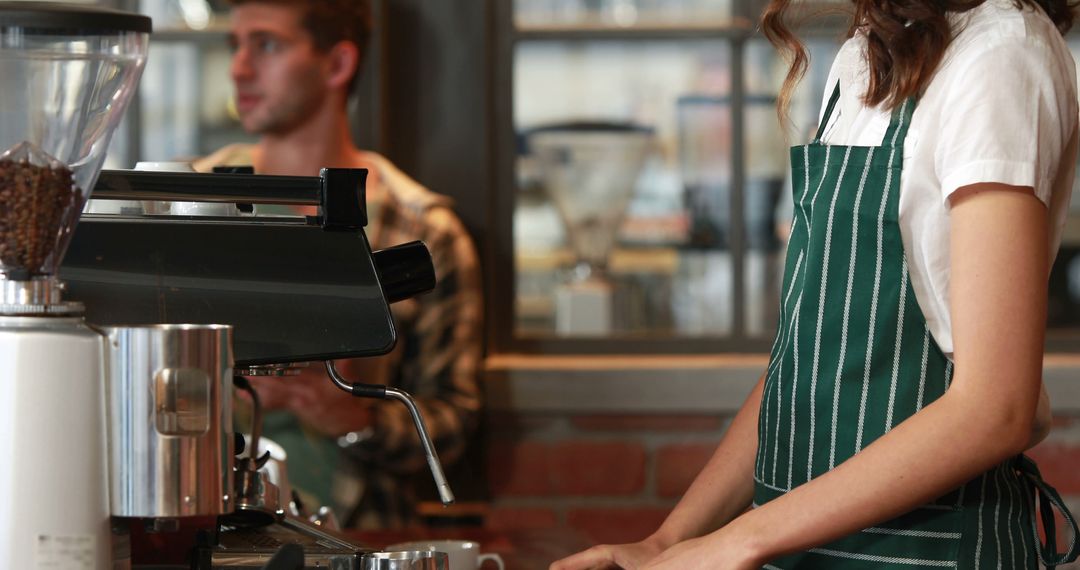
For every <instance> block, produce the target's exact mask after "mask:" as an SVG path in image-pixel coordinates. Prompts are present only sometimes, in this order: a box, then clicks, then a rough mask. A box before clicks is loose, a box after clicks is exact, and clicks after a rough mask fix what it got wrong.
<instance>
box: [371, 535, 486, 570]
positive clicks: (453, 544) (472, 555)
mask: <svg viewBox="0 0 1080 570" xmlns="http://www.w3.org/2000/svg"><path fill="white" fill-rule="evenodd" d="M386 550H388V551H391V552H394V551H399V550H434V551H436V552H445V553H446V555H447V557H448V558H449V559H450V570H476V569H478V568H481V567H482V566H483V564H484V562H487V561H488V560H491V561H492V562H494V563H495V564H496V565H497V567H498V568H499V570H504V569H505V568H506V565H505V564H503V560H502V557H501V556H499V555H498V554H490V553H488V554H482V553H481V552H480V543H479V542H474V541H472V540H416V541H413V542H402V543H400V544H392V545H390V546H388V547H387V548H386Z"/></svg>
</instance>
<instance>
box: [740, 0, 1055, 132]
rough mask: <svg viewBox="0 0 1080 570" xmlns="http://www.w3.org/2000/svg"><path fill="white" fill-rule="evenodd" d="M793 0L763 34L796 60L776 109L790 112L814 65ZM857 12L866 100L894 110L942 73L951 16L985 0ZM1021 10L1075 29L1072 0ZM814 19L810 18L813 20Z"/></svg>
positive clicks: (879, 5) (766, 18) (1033, 2)
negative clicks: (792, 24)
mask: <svg viewBox="0 0 1080 570" xmlns="http://www.w3.org/2000/svg"><path fill="white" fill-rule="evenodd" d="M792 1H793V0H772V1H771V2H770V3H769V5H768V6H767V7H766V8H765V11H764V12H763V13H762V17H761V27H762V31H764V32H765V36H766V37H767V38H768V39H769V41H770V42H772V44H773V45H774V46H776V47H777V49H779V50H780V51H782V52H786V53H787V54H788V56H789V57H790V59H791V66H790V68H789V69H788V73H787V77H785V78H784V86H783V88H782V89H781V91H780V97H779V101H778V102H777V108H778V110H779V112H780V114H781V116H784V114H785V113H786V111H787V106H788V103H789V102H790V101H791V94H792V91H793V90H794V89H795V85H796V84H798V82H799V80H800V79H802V76H803V74H804V73H806V68H807V65H808V62H809V59H808V57H807V53H806V47H805V46H803V44H802V42H800V41H799V39H798V38H797V37H796V36H795V34H794V33H792V31H791V29H790V28H789V27H788V22H787V20H788V19H789V18H790V14H789V13H788V11H789V9H790V8H791V5H792ZM851 1H852V4H853V7H854V11H853V12H852V13H851V18H852V20H851V23H850V25H849V26H848V30H847V35H846V37H848V38H850V37H852V36H854V35H855V33H856V32H859V31H860V30H861V31H862V32H863V33H865V35H866V60H867V64H868V67H869V85H868V87H867V90H866V93H865V95H864V96H863V101H864V102H865V103H866V104H867V105H878V104H882V103H884V104H885V106H886V107H887V108H889V109H892V108H895V107H896V106H898V105H899V104H900V103H903V102H904V100H905V99H907V98H908V97H911V96H917V95H919V94H920V93H922V91H923V90H924V89H926V86H927V84H928V83H930V79H931V78H932V77H933V75H934V72H935V71H936V70H937V67H938V64H939V63H941V58H942V57H943V56H944V54H945V48H947V47H948V46H949V43H950V42H951V41H952V39H953V37H955V36H954V33H955V32H956V31H955V30H953V29H952V27H951V26H950V25H949V20H948V18H947V16H946V13H947V12H966V11H968V10H971V9H972V8H975V7H977V6H979V5H980V4H982V3H983V2H985V1H986V0H903V1H894V0H851ZM1015 2H1016V5H1017V6H1018V7H1022V6H1024V5H1028V6H1037V7H1039V8H1041V9H1042V10H1043V11H1044V12H1046V14H1047V15H1048V16H1049V17H1050V20H1051V21H1052V22H1053V23H1054V25H1055V26H1057V29H1058V30H1059V31H1060V32H1061V33H1062V34H1063V35H1064V34H1065V32H1067V31H1068V30H1069V28H1070V27H1072V23H1073V8H1074V6H1075V4H1071V3H1070V0H1015ZM812 16H813V15H810V17H812Z"/></svg>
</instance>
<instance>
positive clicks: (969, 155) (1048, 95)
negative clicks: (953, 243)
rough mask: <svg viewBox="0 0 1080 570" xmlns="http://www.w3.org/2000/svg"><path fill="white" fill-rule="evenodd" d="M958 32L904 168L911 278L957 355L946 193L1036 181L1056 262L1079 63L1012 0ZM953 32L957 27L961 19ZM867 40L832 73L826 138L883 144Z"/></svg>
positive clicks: (975, 16) (933, 327)
mask: <svg viewBox="0 0 1080 570" xmlns="http://www.w3.org/2000/svg"><path fill="white" fill-rule="evenodd" d="M952 22H953V24H954V26H957V27H958V29H959V30H960V32H959V34H958V35H957V37H956V39H955V40H954V41H953V42H952V43H951V44H950V45H949V47H948V48H947V50H946V52H945V55H944V58H943V59H942V62H941V65H940V66H939V68H938V70H937V72H936V74H935V75H934V78H933V79H932V80H931V82H930V84H929V86H928V87H927V89H926V93H925V94H924V95H923V96H922V97H921V98H920V99H919V103H918V106H917V107H916V109H915V114H914V116H913V117H912V121H911V128H910V129H909V130H908V135H907V140H905V141H904V167H903V172H902V174H901V177H900V231H901V234H902V237H903V242H904V251H905V255H906V256H907V260H908V265H909V269H910V272H911V280H912V287H913V289H914V291H915V296H916V298H917V299H918V302H919V306H920V307H921V309H922V312H923V314H924V315H925V316H926V321H927V324H928V325H929V327H930V332H931V334H932V335H933V336H934V339H935V340H936V341H937V343H938V345H939V346H940V347H941V349H942V351H944V352H945V354H946V355H947V356H949V357H950V358H951V357H952V351H953V341H952V325H951V321H950V313H949V196H950V194H952V193H953V192H955V191H956V190H957V189H958V188H961V187H963V186H966V185H969V184H974V183H979V182H998V183H1003V184H1010V185H1015V186H1029V187H1032V188H1034V190H1035V193H1036V195H1037V196H1038V197H1039V199H1040V200H1042V201H1043V202H1044V203H1045V204H1046V205H1047V207H1048V208H1049V209H1050V221H1051V224H1050V235H1048V236H1047V244H1048V247H1049V248H1050V256H1051V259H1052V258H1053V256H1054V255H1056V253H1057V249H1058V245H1059V244H1060V242H1061V229H1062V226H1063V225H1064V223H1065V216H1066V214H1067V211H1068V205H1069V198H1070V196H1071V189H1072V184H1073V171H1074V169H1075V165H1076V153H1077V121H1078V111H1077V97H1076V71H1075V66H1074V63H1073V58H1072V54H1071V53H1070V52H1069V49H1068V47H1067V46H1066V44H1065V40H1064V39H1063V38H1062V37H1061V34H1060V33H1059V32H1058V31H1057V29H1056V28H1055V27H1054V25H1053V23H1051V22H1050V20H1049V18H1047V17H1046V15H1045V14H1044V13H1043V12H1042V11H1041V10H1038V9H1035V8H1031V7H1025V8H1018V7H1017V6H1016V5H1015V4H1014V3H1013V0H987V1H986V2H985V3H983V4H982V5H980V6H979V7H977V8H974V9H972V10H969V11H968V12H965V13H962V14H956V15H954V16H953V18H952ZM954 29H955V28H954ZM864 49H865V38H863V37H862V36H861V35H858V34H857V35H856V36H855V37H853V38H851V39H849V40H848V41H847V42H845V43H844V45H843V46H842V47H841V49H840V51H839V53H838V54H837V56H836V60H835V61H834V63H833V66H832V70H831V71H830V73H829V80H828V82H827V83H826V85H828V86H829V87H828V89H827V90H826V93H825V98H824V101H823V104H822V109H824V106H825V103H827V102H828V98H829V96H830V95H831V94H832V89H833V87H834V86H835V85H836V81H837V80H839V82H840V100H839V101H838V103H837V106H836V110H835V111H834V112H833V116H832V118H831V119H830V121H829V124H828V125H826V129H825V134H824V137H823V141H824V142H826V143H828V144H836V145H846V146H878V145H880V144H881V140H882V138H883V137H884V135H885V131H886V129H887V128H888V126H889V118H890V112H889V111H888V110H883V109H881V108H869V107H866V106H864V105H863V103H862V97H863V95H864V94H865V93H866V86H867V71H866V64H865V59H864V58H863V51H864Z"/></svg>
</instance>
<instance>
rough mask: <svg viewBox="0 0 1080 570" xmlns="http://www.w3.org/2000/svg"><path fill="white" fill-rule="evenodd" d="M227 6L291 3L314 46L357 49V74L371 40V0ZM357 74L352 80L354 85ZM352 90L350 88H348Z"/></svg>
mask: <svg viewBox="0 0 1080 570" xmlns="http://www.w3.org/2000/svg"><path fill="white" fill-rule="evenodd" d="M228 2H229V5H230V6H240V5H242V4H277V5H279V6H292V7H294V8H297V9H299V10H300V13H301V14H302V16H301V18H300V24H301V25H302V26H303V27H304V29H305V30H307V32H308V33H309V34H310V35H311V38H312V41H313V43H314V45H315V49H317V50H319V51H323V52H325V51H328V50H329V49H330V48H332V47H334V46H335V45H336V44H337V43H338V42H341V41H350V42H353V43H355V44H356V47H357V48H359V50H360V63H359V64H357V69H356V75H357V76H358V75H360V68H361V67H363V60H364V59H365V58H366V57H367V51H368V45H369V44H370V43H371V27H372V20H371V18H372V16H371V2H370V1H369V0H228ZM356 79H357V78H356V77H353V81H352V83H351V85H352V87H353V88H355V85H356ZM351 90H352V89H350V91H351Z"/></svg>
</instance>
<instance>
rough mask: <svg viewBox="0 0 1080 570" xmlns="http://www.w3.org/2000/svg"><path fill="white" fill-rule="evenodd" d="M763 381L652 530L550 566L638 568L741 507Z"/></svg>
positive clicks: (567, 569)
mask: <svg viewBox="0 0 1080 570" xmlns="http://www.w3.org/2000/svg"><path fill="white" fill-rule="evenodd" d="M764 383H765V377H764V375H763V376H762V377H761V379H759V380H758V383H757V385H756V386H755V387H754V390H753V391H752V392H750V395H749V396H747V398H746V401H745V402H743V405H742V407H741V408H739V412H738V413H737V414H735V418H734V419H733V420H732V421H731V425H730V426H729V427H728V429H727V432H726V433H725V434H724V437H723V439H721V441H720V445H718V446H717V448H716V451H715V452H714V453H713V455H712V458H710V459H709V462H708V463H707V464H706V465H705V467H704V468H703V469H702V470H701V473H698V476H697V477H696V478H694V482H693V483H692V484H691V485H690V488H689V489H688V490H687V491H686V494H684V495H683V498H682V500H680V501H679V504H678V505H676V506H675V509H674V510H672V511H671V514H669V515H668V517H667V519H666V520H664V523H663V524H662V525H660V528H659V529H658V530H657V531H656V532H654V533H653V534H652V535H651V536H649V537H648V538H646V539H645V540H643V541H641V542H637V543H633V544H620V545H606V544H605V545H600V546H594V547H592V548H590V549H588V550H586V551H584V552H579V553H577V554H575V555H573V556H570V557H568V558H564V559H563V560H559V561H558V562H555V563H554V564H552V565H551V570H578V569H581V570H584V569H590V570H593V569H599V568H625V569H627V570H630V569H633V568H638V567H639V566H642V565H644V564H645V563H646V562H648V561H649V560H650V559H651V558H653V557H655V556H656V555H657V554H659V553H660V552H662V551H663V550H664V549H666V548H668V547H670V546H671V545H673V544H675V543H678V542H682V541H684V540H686V539H689V538H693V537H695V536H701V535H703V534H705V533H707V532H711V531H713V530H715V529H717V528H719V527H721V526H723V525H724V524H726V523H727V522H728V521H730V520H731V519H733V518H735V517H737V516H739V514H740V513H742V512H743V511H745V510H746V509H747V508H748V507H749V506H750V501H751V500H752V499H753V495H754V478H753V477H754V461H755V458H756V456H757V423H758V408H760V407H761V392H762V389H763V386H764Z"/></svg>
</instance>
